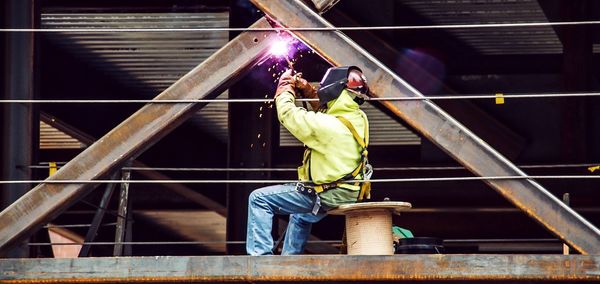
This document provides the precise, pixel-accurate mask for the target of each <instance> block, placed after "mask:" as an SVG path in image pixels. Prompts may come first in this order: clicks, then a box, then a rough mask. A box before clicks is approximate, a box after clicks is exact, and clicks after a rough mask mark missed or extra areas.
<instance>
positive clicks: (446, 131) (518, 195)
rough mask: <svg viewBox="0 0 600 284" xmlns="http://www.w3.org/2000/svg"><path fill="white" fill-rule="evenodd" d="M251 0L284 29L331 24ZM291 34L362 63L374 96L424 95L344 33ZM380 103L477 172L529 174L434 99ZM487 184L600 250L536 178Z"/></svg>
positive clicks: (288, 5)
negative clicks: (439, 105) (449, 113)
mask: <svg viewBox="0 0 600 284" xmlns="http://www.w3.org/2000/svg"><path fill="white" fill-rule="evenodd" d="M252 2H253V3H254V4H255V5H256V6H257V7H258V8H259V9H261V10H262V11H263V12H265V13H266V14H267V15H269V16H270V17H272V18H274V19H275V20H276V21H277V22H279V23H280V24H282V25H283V26H285V27H315V28H321V27H329V28H333V26H332V25H331V24H330V23H329V22H327V21H326V20H324V19H323V18H322V17H320V16H319V15H318V14H317V13H316V12H314V11H312V10H311V9H310V8H309V7H308V6H306V5H305V4H304V3H303V2H302V1H301V0H290V1H272V0H252ZM293 34H295V35H296V36H297V37H298V38H300V39H301V40H302V41H304V42H305V43H306V44H308V45H310V46H311V47H312V48H313V49H314V50H315V51H316V52H317V53H319V54H320V55H321V56H322V57H323V58H324V59H326V60H327V61H329V62H331V63H332V64H334V65H357V66H360V67H361V68H362V69H363V71H364V72H365V74H366V76H367V78H368V79H369V83H370V84H369V86H370V88H371V90H372V92H373V95H374V96H377V97H383V98H385V97H399V96H402V97H423V95H422V94H421V93H419V91H417V90H416V89H415V88H413V87H412V86H410V85H409V84H407V83H406V82H405V81H404V80H402V78H400V77H399V76H398V75H396V74H395V73H394V72H392V71H391V70H390V69H389V68H387V67H386V66H385V65H384V64H382V63H381V62H379V61H378V60H377V59H376V58H375V57H373V56H372V55H371V54H369V53H368V52H367V51H365V50H364V49H363V48H361V47H360V46H358V45H357V44H356V43H354V42H353V41H352V40H351V39H350V38H348V37H347V36H346V35H344V34H343V33H341V32H338V31H293ZM382 104H383V105H384V106H386V107H387V108H389V109H390V110H391V111H392V112H394V113H395V114H396V115H398V116H399V117H401V118H402V119H404V120H405V121H406V122H407V123H408V124H410V125H411V126H413V127H414V128H415V129H416V130H418V131H419V132H420V133H421V134H422V135H423V136H424V137H426V138H427V139H429V140H431V141H432V142H433V143H435V144H436V145H438V146H439V147H440V148H442V149H443V150H444V151H446V152H447V153H448V154H449V155H450V156H452V157H453V158H454V159H456V160H457V161H458V162H460V163H461V164H462V165H464V166H465V168H467V169H469V170H470V171H472V172H473V173H474V174H476V175H479V176H524V175H525V173H524V172H523V171H521V170H520V169H519V168H517V167H516V166H515V165H513V164H512V163H511V162H510V161H509V160H508V159H506V158H505V157H504V156H502V155H501V154H500V153H498V152H497V151H496V150H494V149H493V148H492V147H490V146H489V145H488V144H487V143H486V142H485V141H483V140H481V139H480V138H479V137H477V136H476V135H475V134H474V133H472V132H471V131H470V130H469V129H467V128H466V127H464V126H463V125H462V124H461V123H460V122H458V121H457V120H455V119H454V118H453V117H451V116H450V115H448V114H447V113H446V112H444V111H443V110H442V109H441V108H439V107H438V106H437V105H435V104H434V103H433V102H431V101H428V100H418V101H387V102H383V103H382ZM486 183H487V184H489V185H490V186H491V187H492V188H494V189H495V190H496V191H498V192H499V193H500V194H502V195H503V196H504V197H505V198H507V199H508V200H509V201H510V202H512V203H513V204H515V206H517V207H519V208H521V209H522V210H523V211H524V212H526V213H527V214H528V215H529V216H531V217H533V218H534V219H535V220H537V221H538V222H539V223H541V224H542V225H543V226H545V227H546V228H547V229H548V230H550V231H551V232H553V233H554V234H556V235H557V236H558V237H559V238H561V239H563V240H564V241H565V242H567V243H569V244H570V245H571V246H572V247H574V248H575V249H577V250H578V251H580V252H581V253H584V254H599V253H600V231H599V230H598V229H597V228H596V227H594V225H592V224H591V223H589V222H588V221H587V220H585V219H584V218H583V217H581V216H580V215H579V214H577V213H576V212H575V211H573V210H572V209H571V208H569V207H568V206H566V205H564V204H563V203H562V202H561V201H560V199H558V198H556V197H555V196H554V195H552V194H551V193H550V192H548V191H547V190H546V189H544V188H543V187H542V186H541V185H539V184H538V183H537V182H535V181H534V180H494V181H487V182H486Z"/></svg>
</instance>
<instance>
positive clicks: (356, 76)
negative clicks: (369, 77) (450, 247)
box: [317, 66, 367, 107]
mask: <svg viewBox="0 0 600 284" xmlns="http://www.w3.org/2000/svg"><path fill="white" fill-rule="evenodd" d="M345 88H350V89H352V90H355V91H358V92H360V93H362V92H363V91H364V93H366V90H367V82H366V78H365V77H364V75H362V70H360V68H358V67H356V66H343V67H331V68H329V69H327V72H325V76H323V79H322V80H321V83H320V86H319V90H317V94H318V95H319V107H323V106H325V105H326V104H327V103H328V102H330V101H333V100H335V99H337V98H338V97H339V96H340V94H341V93H342V91H343V90H344V89H345Z"/></svg>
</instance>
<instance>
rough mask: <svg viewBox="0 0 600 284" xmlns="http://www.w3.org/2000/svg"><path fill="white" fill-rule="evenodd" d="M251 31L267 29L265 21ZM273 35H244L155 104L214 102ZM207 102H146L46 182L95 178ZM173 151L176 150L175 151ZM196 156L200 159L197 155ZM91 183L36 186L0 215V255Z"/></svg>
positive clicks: (255, 59)
mask: <svg viewBox="0 0 600 284" xmlns="http://www.w3.org/2000/svg"><path fill="white" fill-rule="evenodd" d="M252 27H254V28H269V27H270V25H269V23H268V21H267V20H266V19H264V18H263V19H261V20H259V21H257V22H256V23H255V24H254V25H253V26H252ZM276 39H277V34H276V33H275V32H270V31H265V32H245V33H242V34H241V35H239V36H238V37H236V38H235V39H233V40H232V41H230V42H229V43H228V44H227V45H225V46H224V47H222V48H221V49H220V50H218V51H217V52H216V53H215V54H213V55H212V56H211V57H209V58H208V59H206V60H205V61H204V62H202V63H201V64H200V65H198V66H197V67H196V68H194V69H193V70H192V71H190V72H189V73H188V74H186V75H185V76H183V77H182V78H181V79H179V80H178V81H177V82H175V83H174V84H173V85H171V86H170V87H169V88H168V89H166V90H165V91H163V92H162V93H161V94H159V95H158V96H157V97H156V98H155V100H157V101H160V100H175V99H182V100H194V99H212V98H215V97H216V96H218V95H219V94H221V93H222V92H223V91H224V90H225V89H227V88H228V87H229V86H230V85H231V84H233V83H234V82H235V81H236V80H237V79H239V78H240V77H241V76H243V75H244V74H245V73H246V72H247V71H249V70H250V69H251V68H252V67H254V66H255V65H256V63H258V62H259V61H260V60H261V59H263V58H264V56H265V55H266V54H267V53H268V50H269V48H270V46H271V45H272V43H273V42H274V41H275V40H276ZM204 105H205V104H200V103H181V104H172V103H166V104H161V103H150V104H147V105H145V106H144V107H142V108H141V109H140V110H139V111H137V112H136V113H134V114H133V115H132V116H130V117H129V118H128V119H126V120H125V121H123V122H122V123H121V124H120V125H118V126H117V127H115V128H114V129H113V130H111V131H110V132H109V133H108V134H106V135H105V136H104V137H102V138H101V139H99V140H98V141H97V142H95V143H94V144H93V145H91V146H90V147H89V148H87V149H86V150H85V151H83V152H82V153H81V154H79V155H78V156H77V157H75V158H74V159H73V160H71V161H70V162H69V163H67V164H66V165H65V166H64V167H62V168H61V169H60V170H59V171H58V172H57V173H56V174H55V175H53V176H52V177H50V178H49V180H96V179H101V178H103V177H106V176H107V175H109V174H110V173H111V172H112V171H114V170H116V169H118V168H119V167H120V166H122V164H123V163H124V162H126V161H127V160H129V159H131V158H135V157H136V156H137V155H139V154H140V153H142V152H143V151H145V150H146V149H148V148H149V147H151V146H152V145H153V144H154V143H155V142H157V141H158V140H159V139H160V138H162V137H163V136H165V135H166V134H167V133H169V132H170V131H171V130H173V129H174V128H176V127H177V126H178V125H180V124H181V123H183V122H184V121H185V120H186V119H187V118H189V117H190V116H191V115H193V114H194V113H195V112H196V111H198V110H199V109H200V108H201V107H203V106H204ZM173 151H176V149H174V150H173ZM199 158H200V157H199ZM94 187H95V186H94V185H91V184H40V185H38V186H36V187H34V188H33V189H31V190H30V191H29V192H28V193H27V194H26V195H24V196H23V197H21V198H20V199H18V200H17V201H16V202H14V203H13V204H12V205H10V206H9V207H8V208H6V209H5V210H4V211H2V212H0V251H2V250H5V249H7V248H8V247H9V246H10V245H11V244H14V243H15V242H17V241H18V240H20V239H22V238H24V237H26V236H27V235H29V234H32V233H33V232H34V231H35V230H36V229H37V228H38V227H39V226H41V225H43V224H45V223H47V222H48V221H50V220H52V219H53V218H54V217H55V216H57V215H58V214H60V213H61V212H62V211H64V210H66V208H68V206H70V205H71V204H72V203H74V202H75V201H77V200H78V199H79V198H81V197H83V196H85V194H87V193H89V192H90V191H91V190H92V189H93V188H94Z"/></svg>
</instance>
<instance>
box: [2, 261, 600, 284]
mask: <svg viewBox="0 0 600 284" xmlns="http://www.w3.org/2000/svg"><path fill="white" fill-rule="evenodd" d="M0 267H2V270H1V271H0V282H2V283H33V282H44V283H115V282H127V283H135V282H144V283H148V282H160V283H173V282H223V281H226V282H234V281H237V282H254V281H320V282H323V281H368V282H374V281H402V280H404V281H410V280H412V281H415V280H416V281H419V280H421V281H431V280H459V281H483V280H504V281H509V280H512V281H517V280H521V281H523V280H525V281H536V280H537V281H543V282H544V283H546V282H549V281H569V280H571V281H572V280H580V281H581V280H585V281H600V274H599V273H598V271H600V256H583V255H569V256H563V255H394V256H342V255H317V256H308V255H306V256H280V257H251V256H181V257H172V256H156V257H124V258H111V257H104V258H74V259H51V258H50V259H48V258H37V259H3V260H0Z"/></svg>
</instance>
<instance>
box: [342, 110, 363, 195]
mask: <svg viewBox="0 0 600 284" xmlns="http://www.w3.org/2000/svg"><path fill="white" fill-rule="evenodd" d="M361 116H362V117H363V119H364V121H365V138H364V139H363V138H361V137H360V135H359V134H358V132H357V131H356V128H354V125H352V123H351V122H350V121H349V120H348V119H346V118H344V117H341V116H336V118H337V119H338V120H339V121H341V122H342V123H343V124H344V125H345V126H346V127H347V128H348V129H349V130H350V132H351V133H352V136H354V139H355V140H356V142H358V144H359V145H360V146H361V147H362V153H361V156H362V162H361V163H360V164H359V165H358V167H357V168H356V169H355V170H354V171H352V173H350V175H351V177H352V178H356V176H358V174H359V173H360V172H361V171H362V172H363V175H364V170H365V167H367V164H368V159H367V155H368V154H369V152H368V151H367V146H368V145H369V125H368V121H367V119H366V117H365V116H364V114H362V113H361ZM363 178H365V177H364V176H363ZM357 185H358V184H357ZM364 198H367V199H369V198H371V183H370V182H368V181H364V182H363V183H362V184H361V185H360V193H359V195H358V201H359V202H360V201H362V200H363V199H364Z"/></svg>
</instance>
